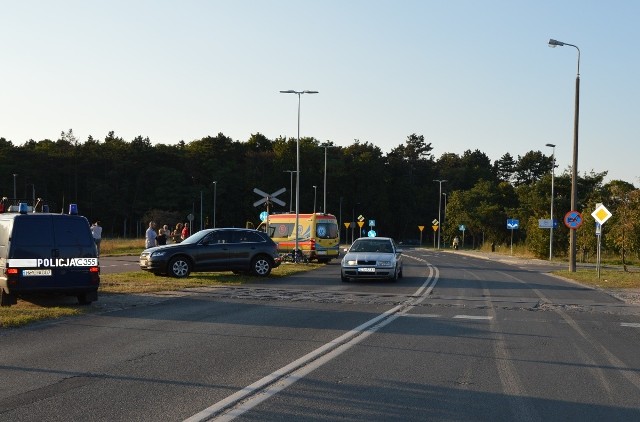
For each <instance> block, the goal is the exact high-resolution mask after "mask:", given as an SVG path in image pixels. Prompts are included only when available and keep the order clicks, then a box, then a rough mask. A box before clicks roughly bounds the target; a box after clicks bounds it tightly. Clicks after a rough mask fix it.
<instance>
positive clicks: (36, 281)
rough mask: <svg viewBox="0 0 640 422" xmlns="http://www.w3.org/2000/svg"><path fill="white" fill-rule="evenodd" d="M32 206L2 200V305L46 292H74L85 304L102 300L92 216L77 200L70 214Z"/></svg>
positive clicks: (0, 211) (0, 283)
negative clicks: (81, 212)
mask: <svg viewBox="0 0 640 422" xmlns="http://www.w3.org/2000/svg"><path fill="white" fill-rule="evenodd" d="M34 211H35V207H31V206H28V205H27V203H26V202H22V203H19V204H18V205H10V206H7V205H6V198H3V200H2V204H0V305H1V306H11V305H14V304H16V303H17V299H18V297H24V296H27V295H31V294H42V293H46V294H49V293H58V294H64V295H72V296H76V297H77V298H78V302H79V303H80V304H82V305H86V304H89V303H91V302H93V301H95V300H98V286H99V284H100V266H99V264H98V253H97V249H96V244H95V241H94V240H93V236H92V235H91V229H90V228H89V222H88V220H87V219H86V218H85V217H82V216H80V215H78V209H77V206H76V205H75V204H71V205H70V207H69V214H54V213H48V212H34ZM45 211H46V209H45Z"/></svg>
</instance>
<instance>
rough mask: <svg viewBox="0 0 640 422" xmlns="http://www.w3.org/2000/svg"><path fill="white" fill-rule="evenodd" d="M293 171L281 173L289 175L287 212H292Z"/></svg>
mask: <svg viewBox="0 0 640 422" xmlns="http://www.w3.org/2000/svg"><path fill="white" fill-rule="evenodd" d="M295 172H296V171H295V170H285V171H283V173H289V174H290V175H291V177H290V178H289V179H290V181H289V182H290V183H289V195H290V196H289V197H290V199H289V212H291V211H293V208H291V207H293V173H295Z"/></svg>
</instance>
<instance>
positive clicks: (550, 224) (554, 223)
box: [538, 218, 558, 229]
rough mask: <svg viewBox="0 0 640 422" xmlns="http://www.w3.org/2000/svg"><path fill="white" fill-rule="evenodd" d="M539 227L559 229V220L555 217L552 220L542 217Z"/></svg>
mask: <svg viewBox="0 0 640 422" xmlns="http://www.w3.org/2000/svg"><path fill="white" fill-rule="evenodd" d="M538 228H540V229H557V228H558V220H556V219H555V218H554V219H553V220H552V219H550V218H540V219H539V220H538Z"/></svg>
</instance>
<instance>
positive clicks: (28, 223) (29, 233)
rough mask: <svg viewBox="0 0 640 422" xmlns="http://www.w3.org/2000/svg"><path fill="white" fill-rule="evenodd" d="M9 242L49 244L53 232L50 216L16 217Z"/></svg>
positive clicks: (33, 244)
mask: <svg viewBox="0 0 640 422" xmlns="http://www.w3.org/2000/svg"><path fill="white" fill-rule="evenodd" d="M11 243H13V244H14V245H16V246H51V245H53V233H52V232H51V219H50V218H30V217H27V218H16V220H15V222H14V223H13V233H12V235H11Z"/></svg>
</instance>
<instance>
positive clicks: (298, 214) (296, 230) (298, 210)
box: [280, 89, 318, 260]
mask: <svg viewBox="0 0 640 422" xmlns="http://www.w3.org/2000/svg"><path fill="white" fill-rule="evenodd" d="M280 93H281V94H296V95H297V96H298V141H297V142H296V227H295V228H294V232H295V239H296V240H295V249H294V256H295V257H296V260H297V258H298V227H299V224H300V96H301V95H302V94H317V93H318V91H308V90H304V91H295V90H293V89H289V90H286V91H280Z"/></svg>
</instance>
